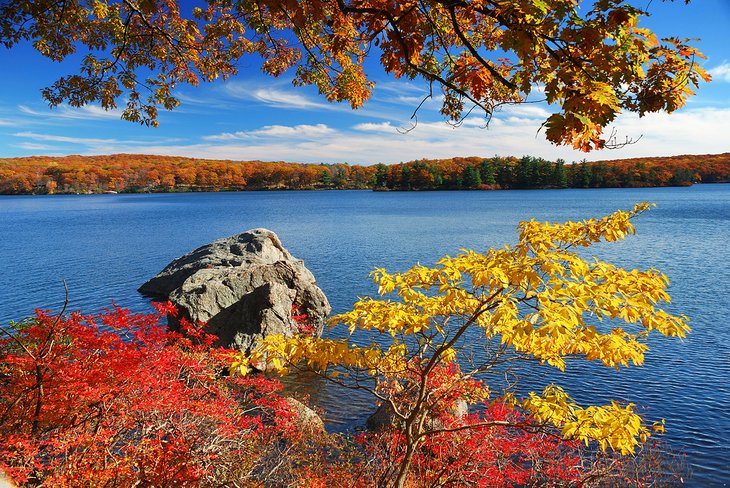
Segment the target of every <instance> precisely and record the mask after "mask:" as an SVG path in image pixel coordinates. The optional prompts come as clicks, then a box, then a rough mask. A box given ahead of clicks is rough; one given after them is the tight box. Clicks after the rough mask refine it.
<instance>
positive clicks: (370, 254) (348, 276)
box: [0, 185, 730, 486]
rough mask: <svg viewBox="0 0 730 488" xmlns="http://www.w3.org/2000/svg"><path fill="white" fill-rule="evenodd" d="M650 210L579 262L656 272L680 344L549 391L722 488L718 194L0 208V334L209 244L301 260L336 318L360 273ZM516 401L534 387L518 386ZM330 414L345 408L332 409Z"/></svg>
mask: <svg viewBox="0 0 730 488" xmlns="http://www.w3.org/2000/svg"><path fill="white" fill-rule="evenodd" d="M644 200H647V201H651V202H655V203H656V204H657V208H656V209H654V210H652V211H650V212H649V213H647V214H645V215H643V216H642V217H641V218H640V219H639V220H638V221H637V222H636V225H637V230H638V235H637V236H634V237H631V238H630V239H629V240H628V241H625V242H622V243H617V244H609V245H601V246H599V247H596V248H594V249H593V251H594V253H595V254H597V255H598V256H599V257H600V258H602V259H606V260H609V261H611V262H615V263H618V264H620V265H623V266H629V267H640V268H647V267H656V268H659V269H660V270H661V271H663V272H664V273H666V274H667V275H668V276H669V278H670V280H671V282H672V284H671V287H670V293H671V295H672V296H673V302H672V304H671V305H670V306H669V307H668V308H669V310H670V311H672V312H675V313H684V314H686V315H688V316H690V317H691V319H692V322H691V325H692V328H693V332H692V334H691V335H690V336H689V337H688V338H687V339H686V340H685V341H684V342H682V341H678V340H674V339H672V340H670V339H664V338H656V339H653V340H652V341H651V343H650V345H651V350H650V351H649V353H648V355H647V361H646V364H645V365H644V366H643V367H641V368H631V369H627V370H624V371H621V372H618V373H617V372H615V371H613V370H607V369H605V368H603V367H600V366H598V365H588V366H585V365H580V366H573V365H571V366H570V367H569V368H568V370H567V371H566V373H564V374H562V375H558V376H557V378H556V379H557V380H559V381H560V382H561V384H563V385H566V386H567V389H568V391H569V392H570V393H571V394H572V395H573V396H574V397H576V398H577V399H579V400H580V401H583V402H589V401H594V402H605V401H607V400H608V399H611V398H616V399H621V400H630V401H632V402H636V403H638V404H639V405H641V406H642V407H643V409H642V412H643V413H644V414H645V415H647V416H648V417H649V418H651V419H658V418H665V419H666V422H667V434H666V436H665V439H666V440H667V441H668V442H669V443H670V444H671V445H672V446H673V447H674V448H675V449H677V450H680V451H683V452H685V453H686V455H687V460H688V462H689V463H690V464H691V466H692V470H693V472H694V476H693V478H692V481H691V484H692V485H694V486H726V484H727V483H728V481H729V480H730V470H729V468H728V467H729V466H730V381H729V378H730V298H728V293H729V292H730V264H729V262H728V257H729V256H730V253H728V246H729V243H730V185H697V186H694V187H690V188H656V189H606V190H556V191H552V190H543V191H503V192H439V193H425V192H413V193H373V192H369V191H348V192H339V191H328V192H270V193H188V194H155V195H95V196H91V195H89V196H33V197H0V260H1V261H0V262H2V273H0V323H3V324H5V323H7V322H8V321H10V320H14V319H18V318H21V317H24V316H27V315H30V314H31V313H32V312H33V308H34V307H40V308H52V309H58V308H59V307H60V306H61V304H62V303H63V298H64V291H63V285H62V282H63V280H65V281H66V282H67V283H68V287H69V299H70V308H71V309H80V310H82V311H84V312H95V311H98V310H99V309H100V308H102V307H106V306H109V305H110V304H111V303H112V301H114V302H115V303H117V304H118V305H121V306H124V307H128V308H131V309H132V310H135V311H148V310H149V305H148V304H147V302H146V300H145V299H144V298H143V297H141V296H140V295H139V294H138V293H137V292H136V289H137V287H138V286H139V285H140V284H142V283H143V282H144V281H146V280H147V279H148V278H150V277H151V276H153V275H155V274H156V273H157V272H158V271H160V270H161V269H162V268H163V267H164V266H165V265H166V264H167V263H168V262H169V261H171V260H172V259H173V258H175V257H177V256H179V255H181V254H184V253H185V252H187V251H190V250H192V249H194V248H196V247H198V246H200V245H202V244H205V243H207V242H210V241H212V240H214V239H217V238H220V237H224V236H228V235H232V234H236V233H238V232H241V231H244V230H247V229H250V228H254V227H266V228H269V229H272V230H274V231H275V232H276V233H277V234H278V235H279V237H280V238H281V240H282V242H283V244H284V245H285V246H286V247H288V248H289V250H290V251H291V252H292V254H294V255H295V256H297V257H299V258H303V259H304V261H305V263H306V265H307V266H308V267H309V268H310V269H311V270H312V272H313V273H314V275H315V276H316V277H317V279H318V281H319V284H320V286H321V287H322V289H323V290H324V291H325V293H326V294H327V296H328V297H329V299H330V301H331V303H332V305H333V307H334V311H335V312H342V311H345V310H347V308H348V307H349V306H350V305H351V304H352V302H353V301H354V300H355V297H357V296H363V295H366V294H372V293H374V292H375V290H374V286H373V284H372V282H371V280H370V279H369V278H368V276H367V274H368V272H369V271H371V270H372V269H373V268H374V267H386V268H388V269H390V270H403V269H406V268H407V267H409V266H410V265H412V264H415V263H416V262H421V263H423V264H433V263H434V262H435V261H436V260H437V259H438V258H439V257H441V256H442V255H444V254H447V253H448V254H454V253H456V252H458V250H459V249H461V248H475V249H485V248H487V247H489V246H501V245H503V244H506V243H511V242H514V241H515V238H516V230H515V229H516V225H517V223H518V222H519V221H520V220H523V219H529V218H533V217H534V218H536V219H538V220H551V221H564V220H569V219H581V218H585V217H600V216H602V215H605V214H607V213H610V212H612V211H614V210H616V209H619V208H621V209H628V208H630V207H631V206H632V205H633V204H634V203H635V202H638V201H644ZM528 380H529V381H528V383H530V382H531V383H530V386H532V385H533V384H534V385H535V386H537V385H539V384H540V382H541V381H542V380H543V377H542V376H540V375H539V374H536V376H535V378H529V379H528ZM312 381H313V382H311V383H306V382H305V383H304V384H302V385H301V388H302V389H305V390H306V391H307V392H309V393H310V394H311V396H312V399H313V400H314V401H315V402H316V403H318V404H319V405H321V406H322V407H324V408H325V410H326V418H327V420H328V421H329V422H330V423H331V424H332V425H334V426H336V427H337V426H339V427H340V428H344V427H347V426H351V425H353V424H357V423H362V422H363V420H364V418H365V417H366V416H367V414H368V412H370V411H371V410H372V408H373V407H372V403H371V401H370V399H368V398H367V397H353V396H352V394H351V393H350V392H347V393H342V392H340V391H338V390H336V389H334V388H333V387H330V386H328V385H324V384H321V383H316V382H314V380H312ZM343 405H346V408H344V407H343Z"/></svg>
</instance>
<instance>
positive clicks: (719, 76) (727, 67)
mask: <svg viewBox="0 0 730 488" xmlns="http://www.w3.org/2000/svg"><path fill="white" fill-rule="evenodd" d="M707 72H708V73H710V74H711V75H712V80H713V81H724V82H725V83H730V63H728V62H725V63H722V64H721V65H719V66H716V67H714V68H712V69H710V70H708V71H707Z"/></svg>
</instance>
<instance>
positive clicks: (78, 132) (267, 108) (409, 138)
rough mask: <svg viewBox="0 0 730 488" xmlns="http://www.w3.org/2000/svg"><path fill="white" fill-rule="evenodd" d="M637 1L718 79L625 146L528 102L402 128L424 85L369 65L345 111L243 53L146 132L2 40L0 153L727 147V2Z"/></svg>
mask: <svg viewBox="0 0 730 488" xmlns="http://www.w3.org/2000/svg"><path fill="white" fill-rule="evenodd" d="M641 1H645V2H647V3H649V4H650V5H649V10H650V12H652V16H651V17H650V18H649V19H647V20H646V21H645V22H644V23H645V25H647V26H648V27H651V28H652V29H653V30H655V32H657V33H658V34H659V35H660V36H670V35H673V36H678V37H692V38H700V41H698V42H697V43H696V45H697V46H698V47H699V48H700V50H701V51H703V52H704V53H705V54H706V55H707V57H708V59H707V60H704V61H703V65H704V67H705V69H707V70H709V71H710V72H711V73H712V74H713V78H714V79H713V82H712V83H709V84H703V85H702V86H701V88H700V90H699V92H698V95H697V96H696V97H694V98H692V99H691V100H690V102H689V104H688V106H687V107H686V108H684V109H682V110H681V111H678V112H676V113H675V114H673V115H666V114H652V115H649V116H646V117H644V118H642V119H639V118H638V117H636V116H633V115H622V116H621V117H620V118H619V119H618V120H617V121H616V123H615V124H614V127H615V129H616V130H617V133H618V137H619V138H620V139H623V137H624V136H626V137H629V138H633V139H637V138H639V137H640V140H639V141H638V142H637V143H636V144H632V145H630V146H627V147H625V148H623V149H617V150H609V151H600V152H592V153H588V154H585V153H580V152H577V151H573V150H572V149H569V148H564V147H556V146H553V145H551V144H549V143H548V142H547V141H545V138H544V133H542V132H538V129H539V127H540V124H541V123H542V122H543V121H544V120H545V118H546V117H547V116H548V114H549V113H550V112H549V111H548V110H549V107H545V106H540V105H532V104H530V105H520V106H515V107H511V108H508V109H504V110H502V111H501V112H499V113H497V114H496V115H495V117H494V118H493V119H492V121H491V123H490V125H489V127H488V128H484V119H483V118H482V117H479V116H473V117H470V118H469V119H467V120H466V121H465V123H464V124H463V125H462V126H460V127H458V128H453V127H451V126H450V125H448V124H447V123H446V122H445V121H444V120H443V118H442V117H441V115H440V114H439V113H438V108H439V107H438V102H437V101H435V102H434V103H431V104H427V105H425V106H424V107H423V108H422V109H421V110H420V111H419V114H418V125H417V126H416V127H415V129H413V130H411V131H409V132H407V133H404V131H403V130H401V129H403V128H408V127H411V122H410V120H409V119H410V116H411V114H412V112H413V110H414V108H415V107H416V106H417V104H418V103H419V101H420V100H421V99H422V97H423V95H424V94H425V92H426V90H425V84H423V83H421V82H419V81H417V80H416V81H412V82H409V81H401V80H395V79H392V78H388V77H386V76H384V75H383V74H382V72H378V71H377V70H376V71H375V80H376V82H377V86H376V89H375V91H374V94H373V97H372V99H371V100H370V101H369V102H367V103H366V105H365V107H364V108H362V109H360V110H357V111H352V110H351V109H350V108H349V105H346V104H330V103H328V102H327V101H326V100H324V98H322V97H320V96H318V95H317V93H316V91H315V90H313V89H310V88H309V87H304V88H301V87H294V86H292V85H291V82H290V79H287V78H281V79H274V78H270V77H265V76H263V75H261V74H260V73H259V72H258V69H257V67H256V65H257V62H256V60H244V61H243V62H242V64H241V72H240V74H239V75H238V76H237V77H235V78H233V79H230V80H228V81H226V82H216V83H212V84H203V85H201V86H199V87H197V88H195V87H190V86H183V87H181V88H180V89H179V90H178V91H177V95H178V97H179V98H180V99H181V100H182V105H181V106H180V107H179V108H178V109H176V110H175V111H172V112H164V111H163V112H161V113H160V117H159V119H160V127H159V128H158V129H152V128H148V127H141V126H137V125H135V124H132V123H129V122H125V121H122V120H120V119H119V112H118V111H111V112H105V111H104V110H102V109H100V108H99V107H97V106H88V107H85V108H82V109H71V108H69V107H65V106H61V107H58V108H56V109H53V110H50V109H49V108H48V106H47V105H46V104H45V103H44V102H43V100H42V99H41V96H40V90H41V89H42V88H43V87H45V86H47V85H50V84H51V83H52V82H53V81H55V79H56V78H58V77H59V76H62V75H64V74H69V73H73V72H75V69H76V67H75V66H74V65H73V64H72V63H71V62H70V61H67V62H65V63H54V62H51V61H49V60H46V59H45V58H42V57H41V56H40V55H38V54H36V53H35V52H34V51H32V49H30V48H28V47H27V46H21V47H18V48H15V49H13V50H6V49H3V48H1V47H0V66H2V72H3V75H2V76H0V157H13V156H30V155H66V154H86V155H97V154H113V153H146V154H164V155H176V156H188V157H199V158H213V159H234V160H251V159H261V160H276V161H296V162H306V163H319V162H327V163H332V162H349V163H351V164H374V163H378V162H384V163H397V162H400V161H409V160H413V159H419V158H439V157H453V156H492V155H495V154H496V155H505V156H507V155H514V156H521V155H525V154H530V155H534V156H541V157H545V158H549V159H555V158H558V157H562V158H564V159H566V160H568V161H577V160H580V159H583V158H586V159H589V160H596V159H616V158H626V157H638V156H667V155H676V154H707V153H720V152H730V137H729V136H730V49H729V48H728V43H729V42H730V38H729V37H728V34H727V33H728V28H729V27H730V0H694V1H693V2H692V3H690V4H689V5H684V2H683V1H681V0H677V1H675V2H664V1H661V0H641ZM609 130H610V129H609Z"/></svg>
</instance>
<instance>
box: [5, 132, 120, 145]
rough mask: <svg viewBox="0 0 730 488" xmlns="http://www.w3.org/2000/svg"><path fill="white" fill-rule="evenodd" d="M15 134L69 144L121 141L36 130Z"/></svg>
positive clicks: (37, 139) (36, 139)
mask: <svg viewBox="0 0 730 488" xmlns="http://www.w3.org/2000/svg"><path fill="white" fill-rule="evenodd" d="M13 135H14V136H15V137H27V138H29V139H33V140H35V141H48V142H63V143H68V144H82V145H93V144H110V143H114V142H119V141H117V140H116V139H94V138H89V137H69V136H57V135H53V134H38V133H36V132H16V133H15V134H13Z"/></svg>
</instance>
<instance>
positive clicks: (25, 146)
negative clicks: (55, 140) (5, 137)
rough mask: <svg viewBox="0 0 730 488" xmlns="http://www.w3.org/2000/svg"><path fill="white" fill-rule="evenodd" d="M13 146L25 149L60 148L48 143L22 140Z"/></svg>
mask: <svg viewBox="0 0 730 488" xmlns="http://www.w3.org/2000/svg"><path fill="white" fill-rule="evenodd" d="M13 147H17V148H20V149H25V150H26V151H44V152H46V151H57V150H58V148H57V147H55V146H49V145H48V144H38V143H35V142H21V143H18V144H13Z"/></svg>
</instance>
